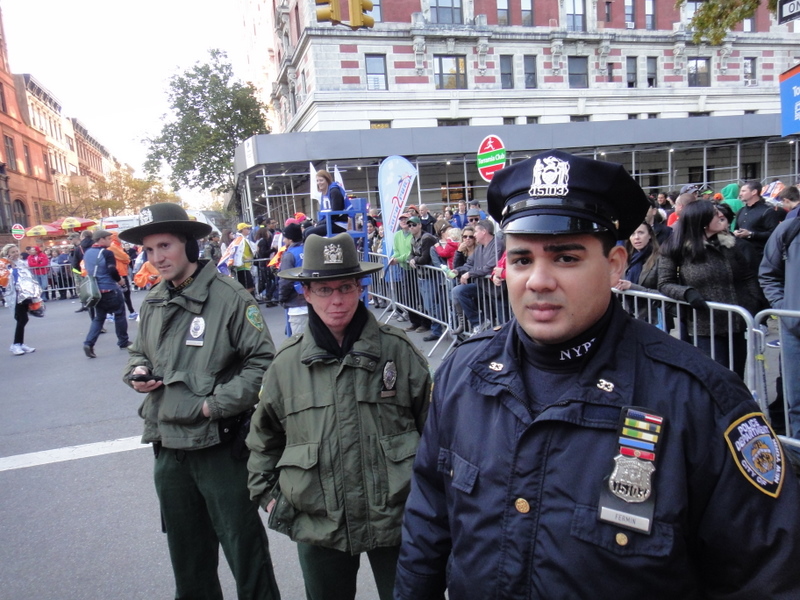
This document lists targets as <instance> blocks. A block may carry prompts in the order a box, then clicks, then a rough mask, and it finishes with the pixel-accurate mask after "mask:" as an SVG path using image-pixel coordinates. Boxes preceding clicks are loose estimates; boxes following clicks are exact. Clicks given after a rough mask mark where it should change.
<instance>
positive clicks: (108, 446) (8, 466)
mask: <svg viewBox="0 0 800 600" xmlns="http://www.w3.org/2000/svg"><path fill="white" fill-rule="evenodd" d="M141 440H142V438H141V437H140V436H138V435H137V436H135V437H129V438H120V439H118V440H110V441H107V442H95V443H93V444H81V445H80V446H67V447H66V448H56V449H54V450H43V451H41V452H29V453H28V454H17V455H16V456H6V457H5V458H0V472H3V471H13V470H14V469H25V468H27V467H38V466H41V465H49V464H51V463H57V462H64V461H67V460H77V459H79V458H90V457H92V456H102V455H104V454H114V453H115V452H127V451H128V450H139V449H142V448H150V444H142V442H141Z"/></svg>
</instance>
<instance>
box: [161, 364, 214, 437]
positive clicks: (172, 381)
mask: <svg viewBox="0 0 800 600" xmlns="http://www.w3.org/2000/svg"><path fill="white" fill-rule="evenodd" d="M161 389H163V392H162V394H161V400H160V405H159V409H158V419H159V421H164V422H165V423H178V424H181V425H192V424H195V423H199V422H200V421H202V420H203V419H206V417H204V416H203V402H205V401H206V399H207V398H208V397H209V396H211V394H212V393H213V392H214V377H212V376H211V375H207V374H205V373H190V372H187V371H173V372H172V373H166V374H165V375H164V386H163V388H161Z"/></svg>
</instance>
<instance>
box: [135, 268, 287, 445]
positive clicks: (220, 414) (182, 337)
mask: <svg viewBox="0 0 800 600" xmlns="http://www.w3.org/2000/svg"><path fill="white" fill-rule="evenodd" d="M139 312H140V318H139V335H138V336H137V338H136V340H135V341H134V342H133V345H132V346H131V347H130V349H129V350H130V359H129V360H128V364H127V365H126V367H125V371H124V374H123V380H124V381H125V382H126V383H128V384H129V385H130V382H129V381H128V380H127V376H128V375H129V374H130V372H131V371H133V369H134V367H137V366H140V365H143V366H145V367H148V368H149V369H150V373H152V374H154V375H160V376H162V377H163V378H164V385H162V386H161V387H159V388H158V389H156V390H153V391H152V392H150V393H149V394H147V396H146V397H145V399H144V402H143V403H142V405H141V407H140V408H139V416H140V417H142V418H143V419H144V422H145V425H144V435H143V437H142V442H143V443H150V442H161V444H162V445H163V446H164V447H166V448H174V449H186V450H197V449H200V448H206V447H209V446H213V445H215V444H218V443H219V442H220V438H219V424H218V423H217V422H216V421H217V420H219V419H222V418H226V417H231V416H235V415H238V414H240V413H242V412H244V411H246V410H248V409H250V408H252V407H253V406H254V405H255V404H256V402H258V388H259V385H260V383H261V377H262V376H263V375H264V371H266V370H267V368H268V367H269V365H270V363H271V362H272V358H273V356H274V354H275V346H274V345H273V343H272V338H271V337H270V334H269V330H268V329H267V328H266V326H265V324H264V319H263V317H262V315H261V311H260V310H259V308H258V305H257V304H256V301H255V300H254V299H253V296H252V295H251V294H249V293H248V292H247V291H246V290H245V289H244V288H243V287H242V286H241V285H239V283H237V282H236V281H235V280H233V279H231V278H230V277H223V276H222V275H220V274H219V273H218V272H217V269H216V265H214V264H213V263H208V264H207V265H206V266H205V267H204V268H203V269H202V270H201V271H200V272H199V273H197V275H196V276H195V279H194V281H193V282H192V283H191V284H190V285H189V286H188V287H187V288H185V289H184V290H183V291H182V292H181V294H180V295H178V296H176V297H174V298H172V299H170V294H169V290H168V287H167V282H166V281H162V282H160V283H159V284H158V285H156V286H154V287H153V289H152V290H150V293H149V294H148V295H147V298H145V301H144V302H143V303H142V307H141V309H140V311H139ZM203 402H208V406H209V408H210V410H211V417H210V418H209V417H204V416H203Z"/></svg>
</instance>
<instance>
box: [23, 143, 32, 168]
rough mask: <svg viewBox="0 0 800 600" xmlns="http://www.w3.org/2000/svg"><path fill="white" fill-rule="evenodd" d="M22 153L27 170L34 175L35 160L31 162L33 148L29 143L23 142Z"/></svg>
mask: <svg viewBox="0 0 800 600" xmlns="http://www.w3.org/2000/svg"><path fill="white" fill-rule="evenodd" d="M22 155H23V157H24V158H25V172H26V173H27V174H28V175H33V162H31V149H30V148H29V147H28V144H22Z"/></svg>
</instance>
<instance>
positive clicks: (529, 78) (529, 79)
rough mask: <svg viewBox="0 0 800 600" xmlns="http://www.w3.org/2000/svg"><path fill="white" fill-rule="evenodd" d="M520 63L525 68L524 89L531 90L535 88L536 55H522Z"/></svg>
mask: <svg viewBox="0 0 800 600" xmlns="http://www.w3.org/2000/svg"><path fill="white" fill-rule="evenodd" d="M522 64H523V66H524V68H525V89H526V90H532V89H535V88H536V57H535V56H533V55H530V54H529V55H527V56H525V57H523V59H522Z"/></svg>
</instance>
